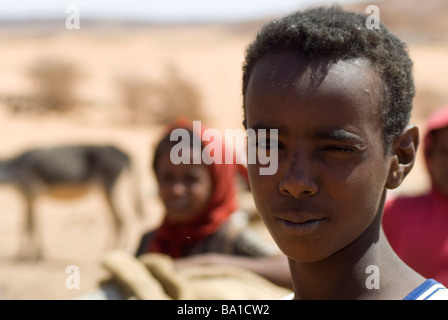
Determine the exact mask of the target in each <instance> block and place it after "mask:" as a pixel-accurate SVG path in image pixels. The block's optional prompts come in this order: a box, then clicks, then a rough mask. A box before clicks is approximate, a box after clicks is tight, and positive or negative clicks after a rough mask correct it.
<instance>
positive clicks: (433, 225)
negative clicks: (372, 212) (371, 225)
mask: <svg viewBox="0 0 448 320" xmlns="http://www.w3.org/2000/svg"><path fill="white" fill-rule="evenodd" d="M445 127H448V106H447V107H443V108H439V109H437V110H436V111H435V112H433V113H432V114H431V115H430V116H429V117H428V119H427V122H426V131H425V134H424V140H423V151H424V156H425V161H426V165H427V167H428V166H429V161H428V150H429V149H430V146H431V144H432V135H431V132H432V131H434V130H438V129H442V128H445ZM428 172H429V174H430V176H431V175H432V173H431V169H430V168H428ZM431 178H432V176H431ZM383 229H384V232H385V234H386V236H387V238H388V240H389V242H390V244H391V246H392V248H393V249H394V250H395V252H396V253H397V254H398V255H399V256H400V257H401V259H402V260H403V261H404V262H406V263H407V264H408V265H409V266H410V267H411V268H413V269H414V270H415V271H417V272H419V273H420V274H421V275H423V276H424V277H426V278H433V279H435V280H437V281H439V282H441V283H443V284H444V285H446V286H448V199H447V198H446V197H445V196H443V195H442V193H441V192H439V190H438V189H437V186H436V185H435V184H434V183H432V184H431V189H430V190H429V191H428V192H427V193H425V194H421V195H417V196H401V197H396V198H392V199H389V200H388V201H387V202H386V205H385V208H384V216H383Z"/></svg>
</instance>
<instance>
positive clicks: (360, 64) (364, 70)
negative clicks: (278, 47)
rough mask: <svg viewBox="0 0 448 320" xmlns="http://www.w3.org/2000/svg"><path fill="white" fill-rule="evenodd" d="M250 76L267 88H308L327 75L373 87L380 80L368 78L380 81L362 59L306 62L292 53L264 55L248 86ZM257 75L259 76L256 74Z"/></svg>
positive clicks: (317, 83)
mask: <svg viewBox="0 0 448 320" xmlns="http://www.w3.org/2000/svg"><path fill="white" fill-rule="evenodd" d="M254 75H258V76H259V78H256V77H255V78H256V79H259V80H261V83H259V84H258V85H260V84H263V85H265V86H271V87H283V86H286V87H290V86H297V85H300V83H301V82H304V80H305V82H306V83H307V87H308V88H309V89H317V88H318V87H319V86H320V85H321V84H322V82H323V80H324V79H326V78H328V75H331V76H332V77H331V79H329V80H331V81H335V82H339V83H340V82H341V81H343V82H345V83H346V82H350V81H353V82H356V83H360V82H362V83H364V84H365V85H374V86H377V85H378V84H381V81H372V79H367V78H368V77H373V78H376V80H381V79H380V77H379V75H378V74H377V72H376V71H375V69H374V67H373V66H372V65H371V64H370V62H369V61H367V60H366V59H363V58H358V59H349V60H337V61H333V60H331V59H329V58H326V57H322V58H316V59H313V61H309V59H306V58H304V57H302V56H300V55H297V54H294V53H279V54H271V55H268V56H266V57H264V58H262V59H261V60H259V61H258V62H257V63H256V64H255V67H254V71H253V73H252V76H251V79H250V82H249V85H250V83H251V82H253V80H254V79H253V78H254ZM260 76H261V77H260Z"/></svg>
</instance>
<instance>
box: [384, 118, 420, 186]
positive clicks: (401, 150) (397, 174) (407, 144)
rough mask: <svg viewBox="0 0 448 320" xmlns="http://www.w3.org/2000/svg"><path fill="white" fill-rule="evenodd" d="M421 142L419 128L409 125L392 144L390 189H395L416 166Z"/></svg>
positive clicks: (387, 183) (387, 184) (388, 184)
mask: <svg viewBox="0 0 448 320" xmlns="http://www.w3.org/2000/svg"><path fill="white" fill-rule="evenodd" d="M419 143H420V138H419V130H418V128H417V127H416V126H415V125H408V126H407V127H406V128H405V129H404V131H403V134H402V135H401V136H400V137H399V138H398V139H397V140H395V141H394V142H393V144H392V150H391V153H392V162H391V165H390V169H389V176H388V179H387V181H386V187H387V188H388V189H395V188H397V187H398V186H400V184H401V183H402V182H403V180H404V178H405V177H406V176H407V174H408V173H409V172H410V171H411V169H412V168H413V167H414V163H415V160H416V157H417V148H418V145H419Z"/></svg>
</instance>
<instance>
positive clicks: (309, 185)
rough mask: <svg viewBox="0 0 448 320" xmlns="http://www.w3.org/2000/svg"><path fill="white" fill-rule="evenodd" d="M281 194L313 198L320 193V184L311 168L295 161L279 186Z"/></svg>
mask: <svg viewBox="0 0 448 320" xmlns="http://www.w3.org/2000/svg"><path fill="white" fill-rule="evenodd" d="M279 189H280V192H281V193H282V194H283V195H285V196H288V197H294V198H299V197H304V196H313V195H315V194H316V193H317V191H318V184H317V181H316V179H315V178H314V176H313V173H312V171H311V168H309V166H306V165H304V162H303V161H301V162H300V161H298V160H294V161H292V163H291V165H290V166H289V168H288V169H287V171H286V173H285V174H284V175H283V177H282V180H281V181H280V184H279Z"/></svg>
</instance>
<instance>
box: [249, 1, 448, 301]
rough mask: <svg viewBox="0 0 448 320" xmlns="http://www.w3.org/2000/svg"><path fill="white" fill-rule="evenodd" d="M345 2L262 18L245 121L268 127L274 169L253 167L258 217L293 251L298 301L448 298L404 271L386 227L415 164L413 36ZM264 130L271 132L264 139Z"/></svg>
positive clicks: (253, 49)
mask: <svg viewBox="0 0 448 320" xmlns="http://www.w3.org/2000/svg"><path fill="white" fill-rule="evenodd" d="M366 18H367V16H366V15H363V14H357V13H354V12H348V11H345V10H343V9H341V8H340V7H338V6H333V7H328V8H327V7H318V8H313V9H309V10H305V11H299V12H295V13H292V14H290V15H288V16H286V17H284V18H281V19H278V20H273V21H272V22H270V23H267V24H266V25H265V26H263V28H262V29H261V30H260V31H259V33H258V35H257V37H256V38H255V40H254V41H253V42H252V43H251V44H250V45H249V46H248V48H247V51H246V56H245V63H244V66H243V109H244V121H243V124H244V125H245V127H246V129H253V130H255V132H260V131H259V130H262V129H265V130H266V132H269V134H267V137H268V143H267V144H266V143H259V141H257V138H255V139H254V140H252V139H250V138H249V139H248V146H249V147H251V146H256V148H258V150H259V151H262V150H261V149H262V148H264V149H267V150H263V152H266V151H267V152H269V150H272V148H276V149H277V150H276V152H277V153H278V159H277V160H278V166H277V167H278V170H277V172H276V173H274V174H273V175H260V174H259V169H260V167H262V166H263V164H260V163H255V164H250V163H249V164H248V170H249V179H250V183H251V189H252V192H253V194H254V199H255V204H256V206H257V209H258V212H259V214H260V217H261V218H262V220H263V222H264V223H265V225H266V226H267V228H268V230H269V232H270V233H271V235H272V236H273V239H274V240H275V241H276V243H277V245H278V246H279V248H280V249H281V250H282V251H283V253H284V254H285V255H286V256H287V257H288V260H289V265H290V272H291V275H292V278H293V286H294V293H293V294H292V295H291V296H290V297H289V298H295V299H423V298H428V297H431V298H447V297H448V293H447V291H448V290H447V289H446V288H444V287H443V286H442V285H441V284H439V283H437V282H435V281H434V280H432V279H425V278H423V277H422V276H421V275H420V274H418V273H417V272H415V271H414V270H412V269H411V268H409V267H408V266H407V265H406V264H405V263H404V262H403V261H402V260H401V259H400V258H399V257H398V256H397V255H396V254H395V253H394V251H393V250H392V248H391V247H390V245H389V243H388V242H387V239H386V237H385V236H384V233H383V230H382V228H381V219H382V213H383V207H384V201H385V199H386V193H387V189H394V188H397V187H398V186H399V185H400V184H401V182H402V181H403V179H404V178H405V177H406V175H407V174H408V173H409V171H410V170H411V169H412V167H413V165H414V161H415V158H416V150H417V147H418V143H419V138H418V136H419V131H418V128H417V127H415V126H413V125H409V119H410V113H411V110H412V100H413V97H414V83H413V75H412V61H411V59H410V58H409V55H408V52H407V48H406V45H405V44H404V43H403V42H402V41H401V40H400V39H398V38H397V37H396V36H395V35H393V34H392V33H391V32H389V31H388V29H387V28H386V27H385V26H383V25H381V26H380V29H368V28H367V27H366V23H365V22H366ZM263 139H264V137H263Z"/></svg>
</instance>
